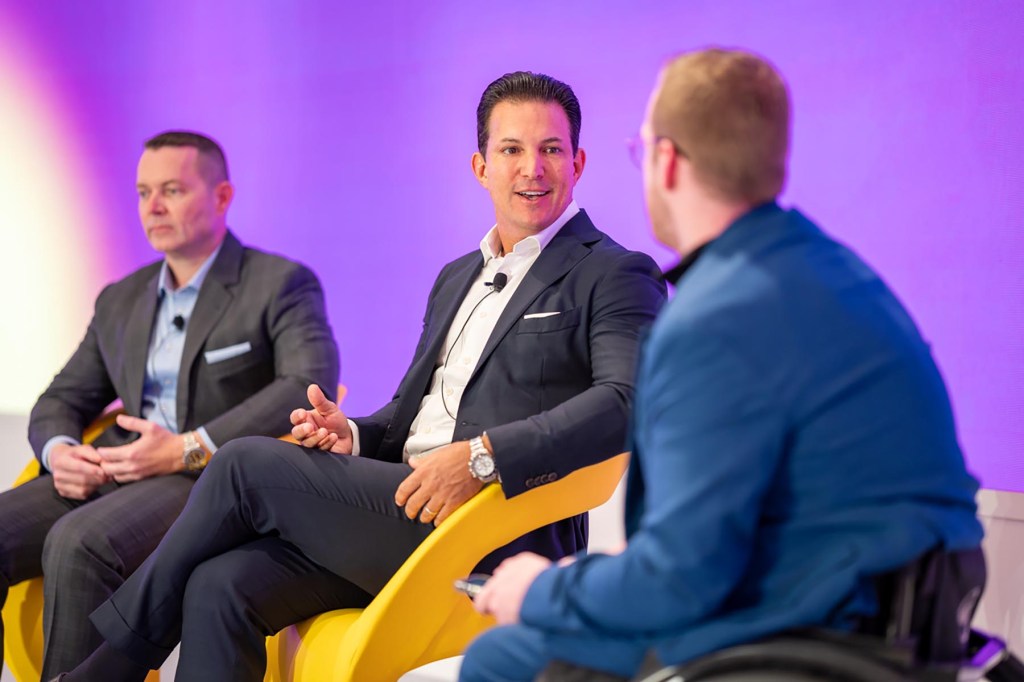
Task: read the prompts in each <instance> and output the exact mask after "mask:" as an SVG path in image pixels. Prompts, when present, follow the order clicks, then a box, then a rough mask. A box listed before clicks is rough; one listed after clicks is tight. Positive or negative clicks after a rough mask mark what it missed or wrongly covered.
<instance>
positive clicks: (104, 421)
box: [3, 384, 348, 682]
mask: <svg viewBox="0 0 1024 682" xmlns="http://www.w3.org/2000/svg"><path fill="white" fill-rule="evenodd" d="M347 390H348V389H347V388H346V387H345V385H344V384H339V385H338V403H339V404H340V403H341V401H342V399H343V398H344V397H345V393H346V392H347ZM123 411H124V410H121V409H113V410H110V411H108V412H105V413H103V414H102V415H101V416H100V417H99V418H98V419H96V421H94V422H93V423H92V424H90V425H89V427H88V428H87V429H86V430H85V433H83V434H82V442H83V443H92V442H93V441H94V440H96V438H98V437H99V435H100V434H101V433H103V432H104V431H106V430H107V429H108V428H110V427H111V426H112V425H113V424H114V420H115V419H116V417H117V415H119V414H121V413H122V412H123ZM282 438H283V439H284V440H289V441H291V442H295V441H294V439H293V438H292V437H291V436H282ZM39 470H40V469H39V462H38V461H37V460H35V459H33V460H32V461H31V462H29V463H28V465H27V466H26V467H25V468H24V469H23V470H22V472H21V474H20V475H19V476H18V478H17V480H15V481H14V485H13V486H12V487H17V486H19V485H21V484H22V483H26V482H28V481H31V480H32V479H33V478H36V477H37V476H39ZM3 619H4V663H5V664H6V665H7V667H8V668H10V670H11V672H12V673H14V678H15V679H16V680H17V681H18V682H29V681H30V680H31V681H32V682H35V681H36V680H39V679H40V676H41V675H42V674H43V579H42V578H33V579H31V580H25V581H23V582H20V583H18V584H17V585H13V586H12V587H11V588H10V590H9V591H8V593H7V602H6V603H5V604H4V608H3ZM159 680H160V673H159V672H158V671H156V670H154V671H152V672H150V673H149V676H148V677H147V678H146V682H159Z"/></svg>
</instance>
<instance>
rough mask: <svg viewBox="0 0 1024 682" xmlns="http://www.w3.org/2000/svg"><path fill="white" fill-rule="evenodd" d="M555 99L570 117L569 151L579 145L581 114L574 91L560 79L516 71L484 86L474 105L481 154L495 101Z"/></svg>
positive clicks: (477, 139)
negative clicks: (477, 101)
mask: <svg viewBox="0 0 1024 682" xmlns="http://www.w3.org/2000/svg"><path fill="white" fill-rule="evenodd" d="M537 101H539V102H557V103H558V105H559V106H561V107H562V110H563V111H564V112H565V115H566V117H567V118H568V119H569V136H570V138H571V139H572V153H573V154H574V155H575V154H576V151H577V150H578V149H579V147H580V123H581V122H582V119H583V114H582V112H581V111H580V101H579V100H578V99H576V93H574V92H573V91H572V88H570V87H569V86H568V85H566V84H565V83H563V82H562V81H560V80H555V79H554V78H552V77H551V76H546V75H544V74H542V73H532V72H530V71H515V72H513V73H506V74H505V75H504V76H502V77H501V78H499V79H498V80H496V81H494V82H493V83H491V84H490V85H488V86H487V89H485V90H484V94H483V95H481V96H480V104H478V105H477V107H476V144H477V148H478V149H479V150H480V153H481V154H484V155H485V156H486V154H487V141H488V137H489V132H490V131H489V130H488V126H489V125H490V122H491V111H493V110H494V107H495V106H497V104H498V102H537Z"/></svg>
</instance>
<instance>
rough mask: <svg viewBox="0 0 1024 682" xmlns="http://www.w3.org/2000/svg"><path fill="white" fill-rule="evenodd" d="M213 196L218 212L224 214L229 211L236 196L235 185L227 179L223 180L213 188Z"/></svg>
mask: <svg viewBox="0 0 1024 682" xmlns="http://www.w3.org/2000/svg"><path fill="white" fill-rule="evenodd" d="M213 197H214V201H215V202H216V205H217V212H218V213H220V214H221V215H223V214H224V213H227V210H228V207H229V206H230V205H231V200H232V199H234V198H235V186H234V185H232V184H231V183H230V182H228V181H227V180H222V181H221V182H220V183H218V184H217V186H216V187H214V188H213Z"/></svg>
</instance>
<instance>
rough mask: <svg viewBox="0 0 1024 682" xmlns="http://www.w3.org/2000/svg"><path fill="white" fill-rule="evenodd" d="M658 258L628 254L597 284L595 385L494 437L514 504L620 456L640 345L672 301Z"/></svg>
mask: <svg viewBox="0 0 1024 682" xmlns="http://www.w3.org/2000/svg"><path fill="white" fill-rule="evenodd" d="M656 272H657V268H656V266H655V264H654V261H652V260H651V259H650V257H648V256H646V255H644V254H640V253H636V252H626V253H624V254H623V255H622V256H621V257H619V258H618V259H617V260H616V261H615V262H614V263H613V264H611V265H610V267H608V270H607V272H606V273H605V274H604V275H603V276H602V277H601V279H600V280H599V281H598V282H597V284H596V286H595V287H594V290H593V291H592V292H589V295H590V296H592V300H593V306H592V313H591V319H590V320H589V338H588V343H589V349H588V350H589V357H590V366H591V377H590V378H591V385H590V387H589V388H587V389H586V390H584V391H582V392H581V393H579V394H578V395H576V396H574V397H572V398H570V399H569V400H566V401H565V402H563V403H561V404H559V405H558V406H556V407H554V408H552V409H550V410H546V411H544V412H541V413H539V414H537V415H534V416H531V417H529V418H527V419H522V420H519V421H514V422H511V423H508V424H504V425H502V426H498V427H494V428H489V429H487V435H488V437H489V438H490V441H491V445H492V447H493V449H494V457H495V461H496V462H497V465H498V470H499V471H500V472H501V478H502V489H503V490H504V492H505V495H506V496H507V497H513V496H515V495H518V494H520V493H523V492H526V490H528V489H529V488H528V483H527V482H528V481H530V480H531V479H532V480H534V481H537V476H538V474H539V473H542V472H545V471H547V472H551V473H549V474H548V475H547V478H546V480H545V481H543V482H550V481H551V480H554V477H558V476H561V475H565V474H568V473H571V472H572V471H574V470H576V469H579V468H581V467H584V466H587V465H590V464H594V463H596V462H599V461H602V460H604V459H607V458H608V457H611V456H613V455H616V454H618V453H619V452H621V451H622V450H623V448H624V447H625V443H626V425H627V423H628V421H629V412H630V410H631V408H632V403H633V386H634V379H635V374H636V358H637V354H638V350H639V345H640V337H641V334H642V333H643V332H644V330H645V329H646V328H647V327H649V326H650V324H651V323H652V322H653V320H654V318H655V316H656V315H657V313H658V310H659V308H660V307H661V305H662V303H663V302H664V300H665V285H664V283H663V282H662V281H661V280H660V278H658V277H657V276H656V274H655V273H656Z"/></svg>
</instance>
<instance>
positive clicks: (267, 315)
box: [0, 132, 338, 679]
mask: <svg viewBox="0 0 1024 682" xmlns="http://www.w3.org/2000/svg"><path fill="white" fill-rule="evenodd" d="M137 190H138V196H139V217H140V218H141V221H142V224H143V228H144V229H145V231H146V237H147V238H148V240H149V242H150V244H151V245H152V246H153V248H154V249H155V250H156V251H158V252H159V253H161V254H163V260H161V261H159V262H157V263H153V264H150V265H147V266H146V267H143V268H141V269H139V270H137V271H136V272H134V273H132V274H131V275H129V276H127V277H125V278H124V279H122V280H121V281H119V282H116V283H114V284H111V285H109V286H107V287H106V288H105V289H104V290H103V292H102V293H101V294H100V295H99V297H98V298H97V300H96V309H95V314H94V316H93V319H92V321H91V323H90V324H89V327H88V329H87V331H86V334H85V338H84V339H83V340H82V342H81V344H80V345H79V346H78V349H77V350H76V351H75V353H74V354H73V355H72V356H71V359H70V360H69V361H68V363H67V365H66V366H65V367H64V368H63V369H62V370H61V371H60V373H59V374H57V376H56V377H55V378H54V380H53V382H52V383H51V384H50V386H49V388H47V389H46V391H45V392H44V393H43V394H42V396H40V398H39V400H38V402H37V403H36V405H35V407H34V408H33V410H32V414H31V418H30V421H29V440H30V441H31V444H32V447H33V449H34V450H35V453H36V456H37V457H38V458H39V460H40V463H41V464H42V469H43V474H42V475H41V476H39V477H38V478H36V479H34V480H32V481H30V482H28V483H26V484H24V485H22V486H20V487H18V488H15V489H13V490H9V491H7V492H4V493H2V494H0V602H2V601H3V600H5V599H6V597H7V591H8V588H9V587H10V586H11V585H13V584H15V583H18V582H20V581H22V580H27V579H29V578H34V577H37V576H39V575H43V576H44V577H45V580H44V614H43V631H44V640H45V653H44V662H43V679H49V677H50V676H52V675H53V674H56V673H57V672H58V671H60V670H66V669H68V668H70V667H73V666H74V665H76V664H77V663H79V662H80V661H81V660H83V659H84V658H85V657H86V656H87V655H88V654H89V652H90V651H92V650H93V649H94V648H95V647H96V646H98V644H99V642H100V641H101V638H100V636H99V633H98V632H96V630H95V628H94V627H93V626H92V624H91V623H90V622H89V619H88V616H89V614H90V613H91V612H92V611H93V610H94V609H95V608H96V607H97V606H99V604H101V603H102V602H103V601H104V600H105V599H107V598H108V597H109V596H110V595H111V594H112V593H113V592H114V590H116V589H117V588H118V586H120V585H121V583H123V581H124V579H125V578H127V577H128V575H129V574H131V572H132V571H134V570H135V568H137V567H138V565H139V564H140V563H142V560H143V559H145V557H146V556H147V555H148V554H149V553H150V552H151V551H152V550H153V549H154V548H155V547H156V545H157V543H158V542H159V540H160V538H161V537H162V536H163V534H164V533H165V532H166V530H167V528H168V527H169V526H170V524H171V522H172V521H173V520H174V518H175V517H176V516H177V515H178V513H179V512H180V511H181V509H182V507H183V506H184V504H185V500H186V499H187V498H188V494H189V491H190V490H191V489H192V486H193V484H194V483H195V481H196V478H197V477H198V476H199V474H200V472H201V471H202V470H203V468H204V467H205V465H206V462H207V461H208V460H209V458H210V456H211V455H212V454H213V453H215V452H216V451H217V448H218V446H221V445H223V444H224V443H226V442H227V441H229V440H231V439H232V438H235V437H237V436H242V435H248V434H270V435H280V434H283V433H286V432H287V430H288V429H289V428H290V424H289V422H288V419H287V414H286V411H287V409H288V408H290V407H291V406H292V405H294V404H295V402H296V401H297V400H301V399H302V398H303V397H304V394H305V389H306V386H307V385H308V384H310V383H315V384H319V385H321V386H323V387H324V390H327V391H330V392H331V393H332V394H333V390H334V387H335V386H336V385H337V381H338V349H337V345H336V344H335V341H334V336H333V334H332V332H331V329H330V326H329V325H328V322H327V317H326V312H325V310H324V300H323V293H322V291H321V288H320V284H319V282H318V281H317V278H316V277H315V276H314V275H313V273H312V272H310V271H309V270H308V269H306V268H305V267H303V266H301V265H299V264H297V263H294V262H292V261H288V260H285V259H284V258H281V257H279V256H271V255H268V254H265V253H262V252H260V251H256V250H254V249H250V248H246V247H244V246H242V244H241V243H239V241H238V239H237V238H236V237H235V236H234V235H233V234H232V233H231V232H230V231H229V230H228V228H227V223H226V216H227V211H228V207H229V206H230V205H231V200H232V198H233V196H234V187H233V186H232V185H231V183H230V181H229V179H228V171H227V163H226V161H225V158H224V153H223V151H222V150H221V148H220V146H219V145H218V144H217V143H216V142H214V141H213V140H211V139H210V138H208V137H206V136H205V135H200V134H197V133H191V132H167V133H163V134H160V135H157V136H155V137H153V138H152V139H150V140H148V141H147V142H146V143H145V146H144V150H143V152H142V156H141V158H140V160H139V165H138V175H137ZM115 400H120V401H122V403H123V405H124V409H125V414H124V415H121V416H119V417H118V418H117V427H115V428H111V429H109V430H108V431H107V432H106V433H104V434H103V435H102V436H100V438H99V439H98V440H97V441H96V442H95V443H94V444H92V445H83V444H81V442H80V440H81V437H82V432H83V430H84V429H85V427H86V425H88V424H89V423H90V422H91V421H92V420H93V419H94V418H95V417H97V416H98V415H99V414H100V412H101V411H102V410H103V409H104V408H106V407H107V406H108V405H110V403H112V402H114V401H115Z"/></svg>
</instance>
